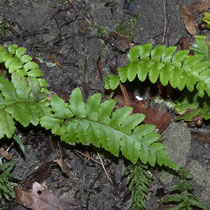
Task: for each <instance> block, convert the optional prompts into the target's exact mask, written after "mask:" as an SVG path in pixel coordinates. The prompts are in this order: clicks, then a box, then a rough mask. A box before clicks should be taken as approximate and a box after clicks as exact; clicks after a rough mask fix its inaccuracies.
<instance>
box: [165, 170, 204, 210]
mask: <svg viewBox="0 0 210 210" xmlns="http://www.w3.org/2000/svg"><path fill="white" fill-rule="evenodd" d="M180 177H181V180H180V181H179V183H178V184H177V185H175V186H174V187H171V188H170V189H169V191H170V193H171V195H169V196H168V197H166V198H165V199H164V200H163V203H164V204H167V203H173V204H176V206H174V207H171V208H168V209H170V210H179V209H180V210H181V209H189V210H191V209H193V207H198V208H199V209H204V210H207V207H206V206H205V205H204V204H203V203H201V202H200V201H199V199H198V198H197V197H196V196H195V195H193V190H194V188H193V186H192V185H191V184H190V183H189V180H191V179H192V175H191V174H190V173H189V172H188V171H187V170H186V169H184V168H180Z"/></svg>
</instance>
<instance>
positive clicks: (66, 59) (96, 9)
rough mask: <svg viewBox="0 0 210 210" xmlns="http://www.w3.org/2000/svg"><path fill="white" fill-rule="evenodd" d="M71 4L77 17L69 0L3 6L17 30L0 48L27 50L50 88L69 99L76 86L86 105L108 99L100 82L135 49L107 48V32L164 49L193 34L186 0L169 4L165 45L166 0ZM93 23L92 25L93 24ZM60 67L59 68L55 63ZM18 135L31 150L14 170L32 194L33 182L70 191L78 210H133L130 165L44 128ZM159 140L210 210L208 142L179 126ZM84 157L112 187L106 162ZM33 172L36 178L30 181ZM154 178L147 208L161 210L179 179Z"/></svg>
mask: <svg viewBox="0 0 210 210" xmlns="http://www.w3.org/2000/svg"><path fill="white" fill-rule="evenodd" d="M192 2H195V1H193V0H187V1H185V2H184V3H185V4H191V3H192ZM73 3H74V4H75V5H76V7H77V8H78V10H79V12H78V11H77V10H76V9H75V7H74V6H72V4H70V3H69V2H68V1H66V0H45V1H42V0H16V1H14V0H1V2H0V10H1V14H0V22H2V21H3V20H4V21H6V22H8V23H9V24H11V25H10V27H11V28H12V29H13V30H12V31H13V32H11V30H9V31H8V34H7V35H6V37H5V38H0V42H1V45H3V46H5V47H7V46H9V45H10V44H17V45H19V46H23V47H25V48H26V49H27V54H29V55H31V56H32V57H33V58H34V59H36V60H39V61H40V68H41V69H42V71H43V72H44V78H45V79H46V80H47V82H48V83H49V84H50V90H51V91H53V92H55V93H56V94H58V95H60V96H61V97H63V98H64V99H68V96H69V94H70V93H71V92H72V90H73V89H74V88H75V87H80V88H81V90H82V92H83V96H84V98H85V99H87V98H88V96H89V95H92V94H94V93H98V92H99V93H102V94H103V97H104V98H106V94H107V93H105V91H104V82H103V79H101V78H102V77H104V76H106V75H107V74H109V73H110V67H109V66H110V63H111V62H112V60H113V59H114V58H115V56H116V57H117V63H118V66H125V65H126V64H127V63H128V59H127V55H126V52H127V49H128V47H127V46H128V45H129V44H132V43H130V42H129V41H128V40H127V39H126V41H125V40H124V42H123V41H122V40H121V41H119V40H116V39H115V38H113V37H111V38H110V37H108V38H107V40H105V42H104V38H103V37H102V35H103V34H102V33H103V32H114V31H116V29H119V28H120V26H121V31H120V32H121V33H124V34H125V35H127V36H129V37H130V38H132V40H133V42H135V43H140V44H143V43H147V42H150V43H152V44H154V45H160V44H165V45H166V46H170V45H175V44H176V43H177V41H178V40H179V39H180V38H181V37H185V36H189V34H188V33H187V31H186V29H185V26H184V23H183V20H182V18H181V15H180V6H181V5H182V4H183V1H181V0H168V1H166V12H167V20H168V31H167V33H166V36H165V41H164V43H162V39H163V31H164V18H165V16H164V10H163V2H162V0H156V1H154V0H141V1H138V0H133V1H128V0H118V1H114V0H75V1H73ZM136 17H137V23H136V25H135V26H134V27H133V25H132V23H129V20H135V19H134V18H136ZM88 21H91V22H92V23H94V24H95V25H94V26H91V25H90V24H89V22H88ZM124 25H125V27H124V28H123V27H122V26H124ZM102 29H103V30H102ZM1 33H2V32H1ZM1 35H2V34H1ZM55 61H57V62H59V63H60V64H61V66H59V65H56V62H55ZM99 61H101V65H102V69H101V70H99ZM138 88H139V87H136V89H138ZM147 96H149V95H147ZM208 130H209V126H208V125H204V126H203V128H202V131H203V132H207V131H208ZM17 134H18V135H19V136H21V138H24V139H25V143H24V146H25V149H26V154H25V155H23V154H22V153H21V152H20V150H18V149H17V148H16V147H13V148H12V149H11V151H10V152H11V153H12V155H13V158H14V159H15V160H16V166H15V169H14V171H13V172H14V173H16V174H17V175H18V177H19V179H20V181H19V183H18V184H19V187H20V188H24V189H26V190H28V191H29V190H30V189H31V186H32V184H33V183H34V182H35V181H37V182H39V183H43V182H46V184H47V186H48V188H49V189H50V191H51V192H52V193H53V194H55V195H56V196H61V195H63V194H64V193H68V195H69V196H70V198H71V199H72V200H74V201H75V202H76V203H77V202H78V203H80V204H81V206H82V208H81V209H89V210H102V209H104V210H110V209H113V210H118V209H122V210H126V209H129V205H130V202H131V195H130V193H129V191H128V189H127V186H126V179H125V177H124V176H123V172H124V169H125V167H126V164H128V163H127V162H126V161H124V160H123V159H122V158H116V157H113V156H111V155H110V154H108V153H107V152H105V151H103V150H99V149H95V148H91V147H84V146H81V145H76V146H70V145H67V144H65V143H62V142H60V140H59V138H58V137H56V136H52V135H51V134H50V133H49V132H46V131H43V129H42V128H40V127H36V128H35V127H30V128H28V129H25V128H23V127H21V126H18V128H17ZM162 139H163V140H164V144H165V145H167V149H168V151H169V154H170V156H171V158H172V159H174V160H175V161H176V162H177V163H178V164H179V165H180V166H185V167H186V168H188V169H189V171H190V172H191V174H192V175H193V177H194V180H193V182H192V183H193V186H194V187H195V191H194V192H195V195H196V196H198V197H199V199H200V200H201V201H202V202H204V203H205V204H206V205H207V206H208V208H209V209H210V196H209V195H210V158H209V154H210V147H209V144H208V143H205V142H198V141H196V140H195V139H192V136H191V128H188V127H185V126H184V125H183V124H182V123H180V122H176V121H175V120H172V121H171V123H170V125H169V126H168V127H167V128H166V130H165V131H164V132H163V134H162ZM3 143H5V141H2V144H3ZM180 145H181V146H180ZM1 146H2V145H1ZM61 151H62V155H63V158H64V160H65V162H66V164H67V165H68V170H67V171H66V172H65V173H64V172H62V171H61V169H60V167H59V166H58V164H56V163H54V162H53V160H55V159H59V157H60V153H61ZM87 152H88V153H89V156H90V157H91V158H93V159H94V160H97V161H98V162H100V159H99V157H101V158H102V160H103V163H104V166H105V168H106V170H107V171H108V174H109V176H110V179H111V181H109V179H108V178H107V176H106V174H105V173H104V170H103V168H102V167H101V164H98V163H96V162H94V161H92V160H91V159H89V158H86V157H85V156H84V155H83V154H87ZM98 154H100V156H99V155H98ZM39 167H41V169H40V168H39ZM36 170H37V172H35V171H36ZM43 171H44V172H43ZM34 173H36V176H35V175H32V174H34ZM153 173H154V175H153V182H152V183H151V186H150V188H151V189H150V193H149V196H148V201H147V209H148V210H149V209H151V210H155V209H164V207H163V206H162V205H161V199H162V197H163V196H164V195H165V194H166V193H167V190H168V187H169V186H172V185H173V184H174V183H176V182H177V177H175V176H173V175H172V174H170V173H169V172H167V170H161V171H155V172H153ZM0 209H19V210H20V209H25V208H24V207H23V206H21V205H18V204H17V203H16V202H15V201H14V200H10V201H9V202H7V201H5V200H2V204H1V205H0ZM69 209H71V208H69Z"/></svg>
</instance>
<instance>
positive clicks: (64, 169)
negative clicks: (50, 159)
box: [54, 156, 70, 174]
mask: <svg viewBox="0 0 210 210" xmlns="http://www.w3.org/2000/svg"><path fill="white" fill-rule="evenodd" d="M54 162H56V163H57V164H58V165H59V166H60V168H61V171H62V172H63V173H64V174H66V173H67V170H68V169H69V168H70V166H68V165H67V164H66V163H65V161H64V160H63V158H62V156H61V157H60V158H59V159H57V160H54Z"/></svg>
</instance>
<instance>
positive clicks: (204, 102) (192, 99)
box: [175, 91, 210, 121]
mask: <svg viewBox="0 0 210 210" xmlns="http://www.w3.org/2000/svg"><path fill="white" fill-rule="evenodd" d="M175 109H176V111H177V112H178V113H179V114H181V115H182V116H180V117H178V118H177V120H182V119H183V120H185V121H191V120H192V119H193V118H195V117H198V116H202V117H203V118H204V119H205V120H208V119H210V98H209V97H207V96H204V97H203V98H200V97H198V95H197V94H196V93H195V92H192V93H191V92H189V91H184V92H183V94H182V96H181V97H179V98H178V99H177V100H176V106H175ZM186 110H188V111H187V113H185V112H186Z"/></svg>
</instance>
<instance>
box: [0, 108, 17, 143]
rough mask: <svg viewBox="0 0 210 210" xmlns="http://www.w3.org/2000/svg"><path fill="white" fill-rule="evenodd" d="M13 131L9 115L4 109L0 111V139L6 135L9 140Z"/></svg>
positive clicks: (13, 126)
mask: <svg viewBox="0 0 210 210" xmlns="http://www.w3.org/2000/svg"><path fill="white" fill-rule="evenodd" d="M14 131H15V123H14V121H13V118H12V117H11V115H10V114H9V113H8V112H6V111H5V110H4V109H0V139H1V138H3V137H4V135H6V136H7V137H8V138H11V137H12V135H13V133H14Z"/></svg>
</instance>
